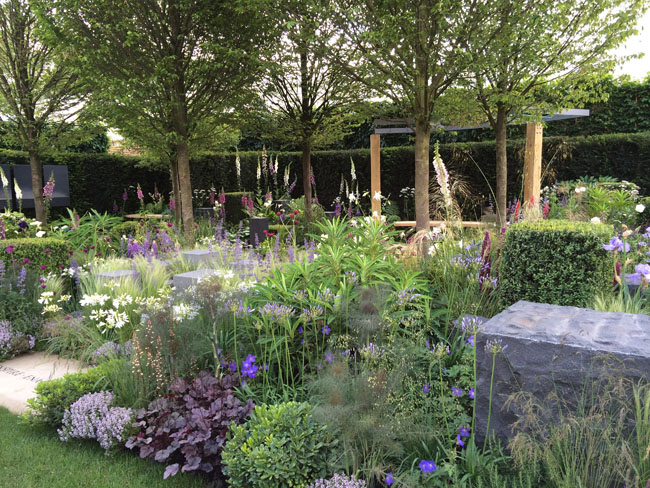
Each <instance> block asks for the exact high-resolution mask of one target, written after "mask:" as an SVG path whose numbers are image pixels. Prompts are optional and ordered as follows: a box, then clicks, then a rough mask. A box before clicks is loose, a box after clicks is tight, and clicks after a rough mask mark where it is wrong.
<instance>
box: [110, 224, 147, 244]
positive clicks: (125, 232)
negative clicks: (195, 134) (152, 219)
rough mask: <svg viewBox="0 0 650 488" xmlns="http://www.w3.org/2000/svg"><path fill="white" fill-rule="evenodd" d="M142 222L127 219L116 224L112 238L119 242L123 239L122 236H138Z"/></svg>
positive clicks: (112, 230)
mask: <svg viewBox="0 0 650 488" xmlns="http://www.w3.org/2000/svg"><path fill="white" fill-rule="evenodd" d="M140 227H141V226H140V222H137V221H135V220H127V221H126V222H122V223H120V224H117V225H116V226H114V227H113V228H112V229H111V231H110V235H111V239H113V240H114V241H115V242H119V241H120V239H122V236H127V237H129V236H137V235H138V232H139V231H140Z"/></svg>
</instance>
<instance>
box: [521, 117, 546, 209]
mask: <svg viewBox="0 0 650 488" xmlns="http://www.w3.org/2000/svg"><path fill="white" fill-rule="evenodd" d="M542 137H543V129H542V124H539V123H536V122H528V123H527V124H526V153H525V156H524V201H523V203H524V205H530V204H531V199H533V202H534V204H538V203H539V197H540V191H541V188H542Z"/></svg>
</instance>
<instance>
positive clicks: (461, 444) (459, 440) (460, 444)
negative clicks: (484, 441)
mask: <svg viewBox="0 0 650 488" xmlns="http://www.w3.org/2000/svg"><path fill="white" fill-rule="evenodd" d="M456 444H458V445H459V446H460V447H465V443H464V442H463V440H462V439H461V438H460V434H458V435H457V436H456Z"/></svg>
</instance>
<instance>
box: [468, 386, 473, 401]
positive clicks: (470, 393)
mask: <svg viewBox="0 0 650 488" xmlns="http://www.w3.org/2000/svg"><path fill="white" fill-rule="evenodd" d="M467 393H468V394H469V397H470V398H471V399H472V400H474V388H470V389H469V391H468V392H467Z"/></svg>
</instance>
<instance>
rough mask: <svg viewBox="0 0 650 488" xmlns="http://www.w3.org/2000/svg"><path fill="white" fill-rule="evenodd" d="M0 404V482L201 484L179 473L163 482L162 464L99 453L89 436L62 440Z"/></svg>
mask: <svg viewBox="0 0 650 488" xmlns="http://www.w3.org/2000/svg"><path fill="white" fill-rule="evenodd" d="M19 420H20V419H19V417H18V416H16V415H13V414H10V413H9V411H8V410H7V409H5V408H3V407H0V487H2V488H5V487H6V488H72V487H75V488H76V487H84V488H85V487H102V488H104V487H107V488H110V487H142V488H145V487H147V488H149V487H153V486H163V487H169V488H174V487H200V486H205V485H206V483H205V481H204V480H203V479H201V478H199V477H198V476H194V475H187V474H178V475H176V476H175V477H173V478H170V479H168V480H166V481H163V471H164V466H163V465H162V464H158V463H154V462H151V461H148V460H142V459H140V458H138V457H137V456H136V455H134V454H133V453H130V452H125V451H118V452H115V453H114V454H112V455H110V456H105V455H104V450H103V449H102V448H100V447H99V444H97V443H96V442H91V441H71V442H68V443H62V442H60V441H59V439H58V437H57V435H56V433H55V432H53V431H52V430H48V429H45V428H34V427H29V426H26V425H22V424H20V423H19Z"/></svg>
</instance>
